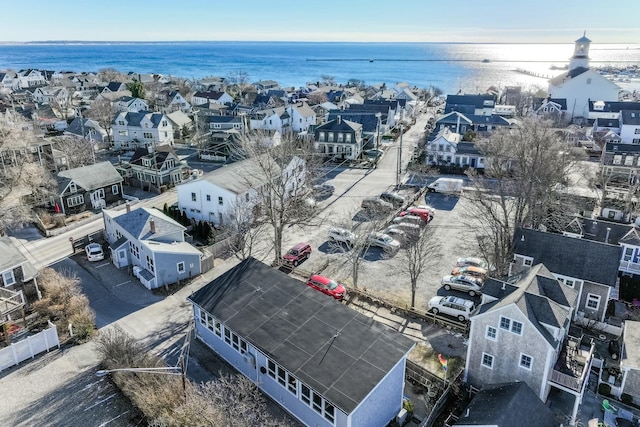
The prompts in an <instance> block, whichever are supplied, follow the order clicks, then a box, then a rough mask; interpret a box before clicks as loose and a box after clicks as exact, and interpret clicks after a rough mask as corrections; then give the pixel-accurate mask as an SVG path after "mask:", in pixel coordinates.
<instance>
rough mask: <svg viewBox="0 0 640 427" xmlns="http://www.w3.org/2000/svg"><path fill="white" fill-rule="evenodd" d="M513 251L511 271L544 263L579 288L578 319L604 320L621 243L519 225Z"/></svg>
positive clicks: (550, 269)
mask: <svg viewBox="0 0 640 427" xmlns="http://www.w3.org/2000/svg"><path fill="white" fill-rule="evenodd" d="M513 253H514V262H513V263H512V265H511V273H517V272H519V271H522V270H523V269H527V268H529V267H531V266H532V265H534V264H540V263H542V264H544V265H545V266H546V267H547V268H548V269H549V271H551V272H552V273H553V275H554V276H555V277H556V278H557V279H558V280H559V281H560V282H562V283H564V284H565V285H566V286H568V287H570V288H573V289H575V290H576V291H578V305H577V312H576V315H577V317H578V318H582V317H584V318H587V319H592V320H597V321H601V322H602V321H604V316H605V313H606V308H607V303H608V301H609V299H610V297H611V291H612V290H613V288H615V286H616V283H617V280H618V268H619V266H620V259H621V255H622V248H621V247H620V246H618V245H617V244H608V243H602V242H598V241H594V240H587V239H577V238H574V237H568V236H564V235H562V234H556V233H547V232H543V231H537V230H531V229H526V228H521V229H517V230H516V232H515V234H514V251H513Z"/></svg>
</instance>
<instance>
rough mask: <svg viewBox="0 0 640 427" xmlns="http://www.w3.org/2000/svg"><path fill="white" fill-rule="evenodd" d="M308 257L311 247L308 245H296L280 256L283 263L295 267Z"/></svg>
mask: <svg viewBox="0 0 640 427" xmlns="http://www.w3.org/2000/svg"><path fill="white" fill-rule="evenodd" d="M310 256H311V245H309V244H308V243H298V244H297V245H295V246H293V247H292V248H291V249H289V250H288V251H287V253H286V254H284V255H283V256H282V261H284V263H285V264H289V265H293V266H294V267H297V266H298V265H299V264H300V263H301V262H302V261H304V260H306V259H307V258H309V257H310Z"/></svg>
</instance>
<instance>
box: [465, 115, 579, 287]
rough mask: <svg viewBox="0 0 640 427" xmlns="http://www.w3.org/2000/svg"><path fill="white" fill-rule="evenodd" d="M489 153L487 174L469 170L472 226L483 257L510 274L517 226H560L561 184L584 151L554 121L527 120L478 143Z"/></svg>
mask: <svg viewBox="0 0 640 427" xmlns="http://www.w3.org/2000/svg"><path fill="white" fill-rule="evenodd" d="M476 146H477V147H478V148H479V150H480V151H481V152H482V154H483V156H484V157H485V159H486V161H485V164H486V166H485V170H484V175H480V174H477V173H476V172H475V171H473V170H471V171H469V172H468V176H469V178H470V180H471V185H472V190H471V191H467V192H465V198H466V199H468V201H469V202H470V206H471V208H470V210H469V212H468V214H469V216H470V217H472V218H473V221H472V224H469V226H472V227H476V229H478V231H479V238H478V240H479V241H478V243H479V246H480V250H481V252H482V254H483V256H484V257H485V258H486V259H487V260H489V261H490V262H491V263H492V264H494V265H495V267H496V269H497V272H498V274H506V273H507V271H508V264H509V262H510V260H511V258H512V252H513V251H512V249H513V248H512V245H513V243H512V239H513V234H514V231H515V229H516V228H518V227H530V228H541V227H543V228H544V227H546V228H549V227H557V226H558V224H555V223H554V222H553V221H555V220H557V215H555V214H552V213H557V212H558V211H560V210H561V209H565V210H567V209H570V208H568V207H567V206H566V205H562V204H561V201H562V200H563V197H564V196H563V194H566V192H563V191H561V190H563V188H564V187H565V186H566V184H567V183H568V182H569V175H570V174H571V173H572V172H575V171H576V170H577V165H578V161H579V160H582V159H583V158H584V153H583V152H582V151H581V150H580V149H578V148H576V147H574V146H570V145H568V144H566V143H565V142H563V141H562V140H561V139H559V138H558V135H557V133H556V132H555V131H554V129H553V128H552V127H551V124H550V122H548V121H543V120H538V119H523V120H522V121H521V123H520V126H518V127H515V128H511V129H502V130H498V131H496V132H494V133H493V134H491V135H490V136H488V137H486V138H484V139H481V140H479V141H478V142H476Z"/></svg>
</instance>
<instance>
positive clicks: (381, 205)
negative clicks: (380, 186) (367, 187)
mask: <svg viewBox="0 0 640 427" xmlns="http://www.w3.org/2000/svg"><path fill="white" fill-rule="evenodd" d="M361 207H362V209H365V210H369V211H375V212H390V211H392V210H393V209H394V207H393V205H392V204H391V203H389V202H385V201H384V200H382V199H380V198H376V197H367V198H366V199H364V200H363V201H362V205H361Z"/></svg>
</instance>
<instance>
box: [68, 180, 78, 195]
mask: <svg viewBox="0 0 640 427" xmlns="http://www.w3.org/2000/svg"><path fill="white" fill-rule="evenodd" d="M76 191H78V188H77V187H76V183H75V182H72V183H70V184H69V193H75V192H76Z"/></svg>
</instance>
